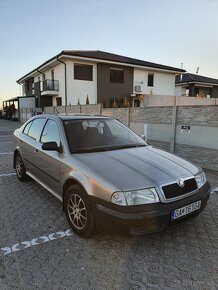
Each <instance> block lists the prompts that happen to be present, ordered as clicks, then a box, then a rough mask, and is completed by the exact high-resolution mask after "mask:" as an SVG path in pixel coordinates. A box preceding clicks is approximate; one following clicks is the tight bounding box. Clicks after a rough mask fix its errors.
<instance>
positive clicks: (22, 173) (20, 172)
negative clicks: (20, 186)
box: [15, 153, 29, 181]
mask: <svg viewBox="0 0 218 290" xmlns="http://www.w3.org/2000/svg"><path fill="white" fill-rule="evenodd" d="M15 170H16V174H17V178H18V179H19V180H20V181H27V180H28V179H29V178H28V175H27V174H26V169H25V166H24V164H23V160H22V157H21V155H20V153H17V154H16V156H15Z"/></svg>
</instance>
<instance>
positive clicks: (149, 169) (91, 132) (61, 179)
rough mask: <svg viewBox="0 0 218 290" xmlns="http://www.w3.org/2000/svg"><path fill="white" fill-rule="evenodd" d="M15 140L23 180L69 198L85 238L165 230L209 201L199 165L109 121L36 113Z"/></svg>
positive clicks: (69, 210)
mask: <svg viewBox="0 0 218 290" xmlns="http://www.w3.org/2000/svg"><path fill="white" fill-rule="evenodd" d="M14 137H15V138H14V139H15V140H14V141H15V151H14V168H15V169H16V173H17V177H18V179H19V180H20V181H25V180H27V179H28V178H29V177H31V178H32V179H34V180H35V181H37V182H38V183H39V184H41V185H42V186H43V187H45V188H46V189H47V190H48V191H49V192H51V193H52V194H53V195H54V196H56V197H57V198H58V199H59V200H61V201H63V209H64V212H65V214H66V217H67V220H68V222H69V224H70V226H71V227H72V229H73V230H74V231H75V232H76V233H78V234H79V235H81V236H85V237H88V236H90V235H92V234H93V232H94V231H95V229H98V230H106V231H109V230H110V231H111V230H112V231H118V232H121V231H122V232H126V233H130V234H134V235H137V234H144V233H151V232H157V231H161V230H164V229H166V228H168V227H170V226H172V225H174V224H176V223H179V222H181V221H184V220H186V219H188V218H191V217H194V216H196V215H197V214H199V213H200V212H201V211H202V210H203V209H204V207H205V205H206V203H207V200H208V198H209V196H210V191H211V189H210V185H209V183H208V182H207V180H206V177H205V174H204V172H203V170H202V169H201V168H200V167H198V166H196V165H194V164H192V163H190V162H188V161H186V160H184V159H182V158H180V157H178V156H176V155H173V154H170V153H167V152H165V151H162V150H159V149H155V148H153V147H151V146H150V145H148V144H147V143H146V142H145V141H144V140H142V138H140V137H139V136H138V135H136V134H135V133H134V132H133V131H132V130H130V129H129V128H128V127H126V126H125V125H123V124H122V123H120V122H119V121H117V120H115V119H113V118H110V117H103V116H93V115H56V116H55V115H51V116H50V115H40V116H35V117H33V118H31V119H30V120H28V121H27V122H26V123H25V124H24V125H23V126H22V127H21V128H19V129H17V130H16V131H15V132H14Z"/></svg>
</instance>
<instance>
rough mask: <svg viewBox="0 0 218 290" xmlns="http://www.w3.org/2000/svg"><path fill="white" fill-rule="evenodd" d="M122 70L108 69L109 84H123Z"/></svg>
mask: <svg viewBox="0 0 218 290" xmlns="http://www.w3.org/2000/svg"><path fill="white" fill-rule="evenodd" d="M123 80H124V70H123V69H121V68H110V82H112V83H123Z"/></svg>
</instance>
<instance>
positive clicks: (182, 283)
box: [0, 120, 218, 290]
mask: <svg viewBox="0 0 218 290" xmlns="http://www.w3.org/2000/svg"><path fill="white" fill-rule="evenodd" d="M17 125H18V124H17V123H11V122H7V121H2V120H0V165H1V166H0V289H2V290H7V289H26V290H31V289H46V290H47V289H52V290H56V289H99V290H100V289H103V290H104V289H119V290H120V289H135V290H136V289H180V290H181V289H196V290H199V289H205V290H208V289H218V258H217V257H218V210H217V209H218V194H217V193H213V194H212V195H211V198H210V200H209V203H208V206H207V207H206V209H205V210H204V212H203V213H202V214H201V215H200V216H198V217H197V218H196V219H194V220H192V221H190V222H188V223H186V224H183V225H178V226H177V227H175V228H171V229H170V230H168V231H166V232H163V233H159V234H152V235H147V236H140V237H127V236H118V235H110V234H97V235H96V236H94V237H93V238H91V239H88V240H86V239H83V238H80V237H79V236H77V235H76V234H74V233H72V232H71V231H70V229H69V226H68V224H67V222H66V220H65V216H64V214H63V212H62V206H61V203H60V202H59V201H58V200H56V199H55V198H54V197H53V196H52V195H50V194H49V193H48V192H46V190H44V189H43V188H42V187H41V186H39V185H38V184H37V183H36V182H34V181H30V182H27V183H21V182H19V181H18V180H17V178H16V176H15V174H14V170H13V168H12V156H13V155H12V135H11V133H12V131H13V130H14V128H15V127H16V126H17ZM206 174H207V176H208V179H209V180H210V182H211V184H212V187H213V188H216V187H218V174H216V173H215V172H209V171H206Z"/></svg>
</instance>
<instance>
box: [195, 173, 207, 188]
mask: <svg viewBox="0 0 218 290" xmlns="http://www.w3.org/2000/svg"><path fill="white" fill-rule="evenodd" d="M195 180H196V182H197V185H198V188H200V187H201V186H203V185H204V184H205V182H206V181H207V179H206V176H205V173H204V171H203V172H201V173H200V174H198V175H196V176H195Z"/></svg>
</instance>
